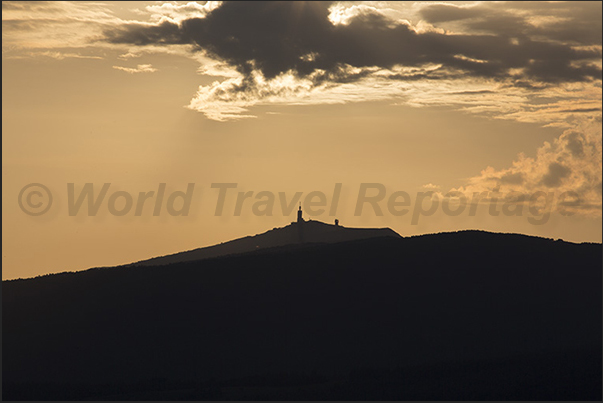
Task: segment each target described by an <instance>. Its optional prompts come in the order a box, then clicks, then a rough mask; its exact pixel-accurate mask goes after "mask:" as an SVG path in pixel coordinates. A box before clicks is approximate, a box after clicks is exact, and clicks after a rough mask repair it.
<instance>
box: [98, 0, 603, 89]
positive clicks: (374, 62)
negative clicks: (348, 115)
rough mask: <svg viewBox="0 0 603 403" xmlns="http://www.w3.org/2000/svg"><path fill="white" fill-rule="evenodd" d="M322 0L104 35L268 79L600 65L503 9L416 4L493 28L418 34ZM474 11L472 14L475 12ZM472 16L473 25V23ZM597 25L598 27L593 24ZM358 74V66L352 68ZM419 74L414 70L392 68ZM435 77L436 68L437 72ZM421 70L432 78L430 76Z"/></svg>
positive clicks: (245, 8) (580, 77)
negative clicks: (175, 49)
mask: <svg viewBox="0 0 603 403" xmlns="http://www.w3.org/2000/svg"><path fill="white" fill-rule="evenodd" d="M330 6H331V3H329V2H225V3H224V4H223V5H222V6H220V7H219V8H217V9H215V10H213V11H212V12H211V13H209V14H208V15H207V16H206V17H205V18H191V19H187V20H184V21H182V23H181V24H180V25H178V24H175V23H171V22H163V23H161V24H159V25H153V26H149V25H145V24H127V25H122V26H119V27H115V28H112V29H109V30H107V31H105V38H104V39H105V40H107V41H109V42H112V43H126V44H135V45H150V44H193V45H195V46H196V47H197V49H199V50H203V51H205V52H207V53H208V54H209V55H210V56H212V57H214V58H216V59H219V60H222V61H225V62H227V63H228V64H230V65H232V66H234V67H236V68H237V70H238V71H239V72H241V73H242V74H243V75H244V76H246V77H249V76H250V74H251V72H252V71H259V72H261V73H262V74H263V76H264V77H266V78H268V79H270V78H273V77H275V76H277V75H279V74H281V73H285V72H288V71H291V72H293V73H295V74H296V75H298V76H299V77H307V76H309V75H310V74H312V73H314V74H315V75H317V73H316V72H317V71H320V70H324V71H325V72H326V73H321V74H318V75H317V76H318V77H322V79H329V80H331V79H332V80H334V81H337V82H345V81H346V80H347V81H353V80H355V79H359V78H361V76H358V75H357V76H355V77H354V76H348V73H347V70H346V69H344V68H343V67H342V66H346V65H350V66H354V67H358V68H368V67H379V68H384V69H391V68H393V67H394V66H396V65H402V66H408V67H420V66H424V65H426V64H439V65H442V66H443V67H442V69H441V70H443V71H445V72H446V73H447V74H451V75H455V76H458V75H459V73H462V74H463V75H469V76H477V77H486V78H495V79H501V80H502V79H510V78H511V76H510V72H509V69H524V73H523V77H521V76H519V77H518V76H517V73H514V74H515V75H514V76H513V79H515V80H519V79H522V81H528V82H533V81H536V82H549V83H555V82H563V81H569V82H571V81H589V80H592V79H600V78H601V69H600V68H599V67H597V66H596V65H594V64H589V63H590V61H591V60H592V59H596V58H600V57H601V52H600V50H596V49H594V50H593V49H591V50H586V49H584V50H576V49H575V48H572V47H571V46H570V45H567V44H562V43H553V42H550V41H537V40H533V39H531V38H529V37H527V36H522V37H520V38H518V39H514V40H510V37H509V35H508V32H507V33H506V34H504V35H503V34H502V32H503V31H504V29H507V30H508V31H509V32H511V31H512V32H515V31H521V30H525V29H527V28H526V26H527V25H526V24H527V23H525V21H523V22H522V21H520V20H516V19H513V18H514V17H513V16H512V15H504V16H502V17H499V18H498V19H495V20H493V19H492V18H494V17H491V18H490V20H488V21H490V24H486V22H485V20H483V18H482V19H479V18H481V17H480V15H482V14H483V12H482V14H480V12H481V11H480V9H479V8H468V9H462V8H459V7H454V6H443V5H433V6H430V7H426V8H424V9H423V15H424V16H426V18H427V19H428V20H430V21H432V22H434V21H450V20H465V19H472V20H471V21H473V22H471V24H474V29H477V28H479V26H480V24H485V25H484V27H482V28H488V27H490V29H491V30H494V31H496V32H497V33H498V34H497V35H491V34H458V35H444V34H441V33H436V32H425V33H417V32H415V31H414V30H413V29H411V28H410V27H408V26H407V25H405V24H402V23H397V22H394V21H392V20H391V19H388V18H387V17H385V16H384V15H382V14H380V13H377V12H374V11H363V12H361V13H360V14H359V15H357V16H355V17H353V18H352V19H351V20H350V22H349V24H347V25H343V24H342V25H333V24H332V23H331V22H330V21H329V18H328V16H329V7H330ZM476 18H478V19H477V20H476ZM475 24H477V25H475ZM599 34H600V32H599ZM354 74H358V73H354ZM413 77H414V78H415V79H416V77H417V76H416V75H415V76H404V77H391V78H406V79H413ZM441 77H442V76H441V75H439V76H437V75H436V78H441ZM419 78H429V76H428V75H424V76H420V75H419Z"/></svg>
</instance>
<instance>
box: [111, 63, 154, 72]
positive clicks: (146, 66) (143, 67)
mask: <svg viewBox="0 0 603 403" xmlns="http://www.w3.org/2000/svg"><path fill="white" fill-rule="evenodd" d="M113 68H114V69H117V70H121V71H125V72H126V73H130V74H136V73H154V72H156V71H157V69H156V68H154V67H153V66H152V65H150V64H139V65H138V66H136V67H135V68H132V67H122V66H113Z"/></svg>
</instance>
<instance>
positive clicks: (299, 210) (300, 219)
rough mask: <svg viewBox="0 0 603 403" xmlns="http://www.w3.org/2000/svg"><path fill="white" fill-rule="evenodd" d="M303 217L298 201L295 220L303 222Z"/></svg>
mask: <svg viewBox="0 0 603 403" xmlns="http://www.w3.org/2000/svg"><path fill="white" fill-rule="evenodd" d="M303 221H304V219H303V218H302V209H301V202H300V203H299V209H298V210H297V222H303Z"/></svg>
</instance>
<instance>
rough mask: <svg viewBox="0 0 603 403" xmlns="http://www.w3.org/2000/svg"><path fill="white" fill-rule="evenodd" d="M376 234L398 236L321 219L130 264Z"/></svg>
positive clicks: (234, 252) (163, 261) (361, 237)
mask: <svg viewBox="0 0 603 403" xmlns="http://www.w3.org/2000/svg"><path fill="white" fill-rule="evenodd" d="M377 237H396V238H399V237H400V235H399V234H398V233H397V232H395V231H393V230H392V229H390V228H347V227H343V226H341V225H332V224H327V223H324V222H321V221H314V220H309V221H298V222H293V223H291V224H289V225H287V226H285V227H283V228H274V229H271V230H269V231H266V232H264V233H262V234H258V235H253V236H247V237H244V238H239V239H235V240H232V241H228V242H224V243H221V244H218V245H213V246H208V247H204V248H198V249H194V250H190V251H186V252H180V253H175V254H173V255H167V256H159V257H154V258H152V259H148V260H142V261H140V262H136V263H134V265H144V266H151V265H164V264H170V263H178V262H189V261H194V260H201V259H207V258H210V257H218V256H224V255H230V254H236V253H244V252H251V251H254V250H258V249H265V248H274V247H278V246H285V245H296V244H302V243H337V242H343V241H352V240H358V239H368V238H377Z"/></svg>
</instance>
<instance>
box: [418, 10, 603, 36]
mask: <svg viewBox="0 0 603 403" xmlns="http://www.w3.org/2000/svg"><path fill="white" fill-rule="evenodd" d="M601 9H602V8H601V2H597V1H584V2H578V1H576V2H557V3H550V2H481V3H477V4H474V5H469V6H467V5H465V6H462V5H453V4H428V5H425V6H423V8H422V9H421V15H422V17H423V18H424V19H425V20H426V21H428V22H430V23H433V24H436V25H440V24H446V23H455V24H460V25H462V26H464V27H466V28H468V29H471V30H479V31H483V32H488V33H492V34H495V35H501V36H507V37H531V38H533V39H540V40H554V41H561V42H572V43H573V44H577V45H601Z"/></svg>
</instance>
